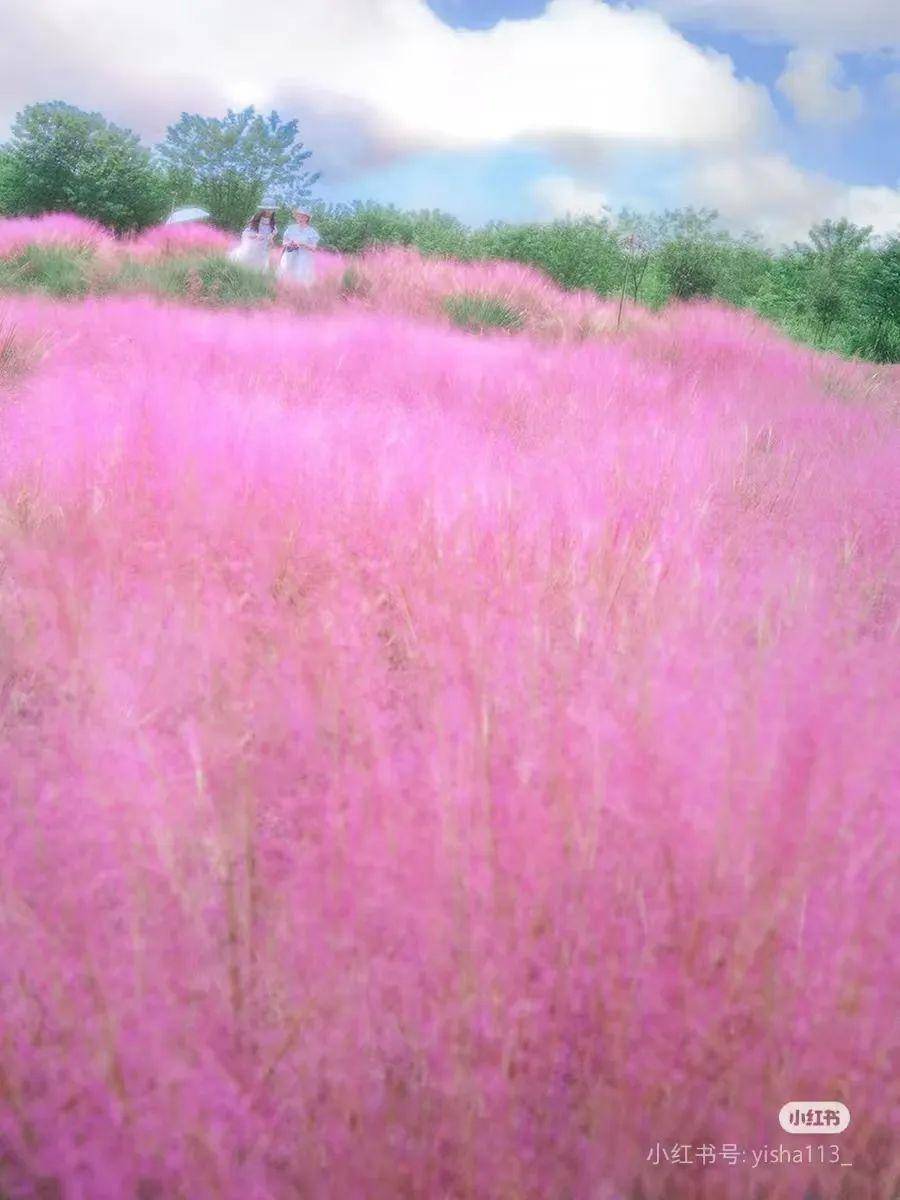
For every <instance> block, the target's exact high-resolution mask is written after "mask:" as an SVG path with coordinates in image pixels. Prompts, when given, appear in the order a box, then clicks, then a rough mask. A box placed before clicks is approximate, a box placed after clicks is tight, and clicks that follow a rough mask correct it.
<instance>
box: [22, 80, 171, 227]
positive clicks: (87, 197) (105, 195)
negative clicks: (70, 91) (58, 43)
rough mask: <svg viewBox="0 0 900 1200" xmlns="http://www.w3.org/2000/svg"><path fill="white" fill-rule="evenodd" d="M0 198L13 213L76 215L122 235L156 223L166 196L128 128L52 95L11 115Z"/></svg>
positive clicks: (162, 183)
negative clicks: (47, 100)
mask: <svg viewBox="0 0 900 1200" xmlns="http://www.w3.org/2000/svg"><path fill="white" fill-rule="evenodd" d="M0 203H2V204H3V207H4V208H5V209H6V211H7V212H10V213H17V214H25V215H30V214H34V213H41V212H73V213H78V214H79V215H80V216H84V217H90V218H92V219H93V220H95V221H100V222H102V224H104V225H107V226H109V227H110V228H111V229H115V230H117V231H118V232H120V233H122V232H128V231H130V230H133V229H140V228H142V227H144V226H146V225H151V224H153V222H154V221H158V220H159V219H160V218H161V217H162V216H163V215H164V213H165V210H166V206H167V203H168V196H167V191H166V184H165V179H164V177H163V175H162V173H161V172H160V171H159V170H158V168H157V167H155V166H154V164H153V161H152V157H151V154H150V152H149V150H147V149H146V148H145V147H143V146H141V144H140V142H139V140H138V138H137V137H136V135H135V134H133V133H132V132H131V130H129V129H122V128H120V127H119V126H118V125H113V124H111V123H110V122H109V121H107V120H106V119H105V118H104V117H103V116H101V115H100V113H89V112H84V111H83V110H82V109H80V108H75V107H74V106H73V105H71V104H64V103H63V102H62V101H59V100H54V101H51V102H49V103H45V104H31V105H29V106H28V107H27V108H25V109H24V110H23V111H22V112H21V113H19V114H18V116H17V117H16V119H15V122H14V124H13V128H12V136H11V138H10V141H9V143H8V145H7V146H6V147H5V148H4V152H3V156H2V164H0Z"/></svg>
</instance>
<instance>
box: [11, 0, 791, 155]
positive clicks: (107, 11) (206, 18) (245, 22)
mask: <svg viewBox="0 0 900 1200" xmlns="http://www.w3.org/2000/svg"><path fill="white" fill-rule="evenodd" d="M299 7H300V11H299V12H298V5H297V3H296V0H268V2H267V3H266V4H265V5H264V6H263V8H262V9H260V8H258V7H254V6H252V5H247V4H246V3H244V2H243V0H241V2H238V0H192V2H191V3H189V4H185V3H184V0H155V2H154V3H153V4H145V5H143V6H138V5H131V4H125V5H123V4H122V3H121V0H42V3H41V4H39V5H34V6H33V7H32V8H31V9H30V10H29V9H25V8H24V6H23V8H22V10H21V11H20V13H19V15H18V18H17V21H18V23H19V25H20V26H24V25H25V24H26V23H30V24H29V25H28V28H29V30H30V40H31V42H32V44H33V45H34V46H35V51H34V53H30V54H29V55H28V70H27V72H25V71H17V72H13V71H12V67H13V64H12V62H11V63H8V64H4V63H3V62H2V61H0V78H2V77H3V74H4V72H3V70H2V68H3V67H4V65H5V66H7V67H8V68H10V73H9V79H10V81H9V82H7V83H6V84H4V85H0V120H2V119H3V117H4V116H5V117H7V118H8V117H9V116H10V115H11V113H12V112H14V111H15V109H16V108H18V107H21V105H22V104H24V103H26V102H28V101H30V100H34V99H37V98H48V97H49V96H51V95H52V96H56V95H57V94H58V91H59V83H58V79H59V72H58V70H57V66H58V64H59V62H63V63H64V64H65V67H66V69H65V71H64V72H63V77H64V78H65V79H66V80H67V81H68V80H73V79H74V80H75V82H76V86H74V87H72V86H69V87H68V88H67V91H68V92H69V96H68V97H66V98H71V99H72V100H73V101H74V102H76V103H78V102H79V99H78V95H77V94H76V95H72V94H71V93H72V92H73V91H74V92H76V93H79V91H81V92H84V91H92V92H96V89H95V88H94V89H92V87H91V83H90V79H91V77H92V76H94V75H96V74H98V73H99V74H101V75H102V76H103V79H104V83H105V85H106V87H107V89H108V98H107V103H106V104H105V105H104V106H103V107H104V108H105V109H106V110H107V111H108V110H110V109H113V108H114V107H115V105H116V102H117V95H116V91H117V90H121V91H122V92H123V94H127V96H129V97H130V98H131V99H130V101H129V103H130V105H131V107H132V108H135V107H136V105H135V102H134V98H135V97H136V96H138V95H140V94H143V95H145V96H146V97H147V103H148V106H151V105H152V106H153V108H154V111H155V109H156V108H158V106H159V103H160V100H161V99H162V98H165V99H166V100H170V101H171V107H172V110H173V111H172V119H175V118H176V117H177V115H178V111H180V109H181V107H183V104H182V101H181V94H182V91H184V90H186V89H185V83H186V81H188V82H189V83H190V85H191V88H192V89H193V90H194V91H196V90H198V89H205V90H209V91H214V92H216V93H220V94H222V95H223V96H224V97H225V99H226V101H227V102H229V103H232V104H235V105H242V104H244V103H247V102H250V101H255V102H256V103H257V104H258V105H265V104H266V103H268V102H270V100H271V99H272V97H273V96H276V95H278V94H279V92H281V93H284V92H285V91H286V90H287V89H291V90H293V91H294V92H300V93H302V94H303V96H304V97H305V98H306V102H307V103H308V104H309V105H310V106H311V107H319V108H321V109H322V110H323V111H326V112H327V111H329V110H330V109H332V108H334V107H335V105H344V106H348V107H349V108H351V109H352V108H356V109H362V110H365V111H366V112H367V113H368V114H370V118H371V123H372V125H373V126H374V127H377V128H378V129H379V130H380V131H381V132H382V136H383V137H384V138H386V139H388V140H390V141H391V142H392V143H393V144H394V145H395V146H396V147H397V148H398V150H399V151H401V152H402V151H403V150H406V149H409V150H414V149H418V148H423V147H440V148H448V149H471V148H481V147H491V146H497V145H501V144H503V143H508V142H510V141H514V140H521V139H529V140H532V141H537V142H542V141H547V142H552V141H553V140H554V139H558V138H559V137H560V136H563V137H566V138H574V139H576V140H577V139H582V140H584V139H588V140H590V141H592V142H597V143H602V142H603V141H604V140H609V139H616V140H628V141H641V142H645V143H658V144H660V145H684V146H704V145H710V144H720V145H733V144H736V143H743V142H746V141H748V140H752V139H753V138H754V137H755V136H756V135H757V134H758V133H759V132H760V131H761V130H762V129H764V128H765V127H766V126H767V124H768V123H769V122H771V121H772V120H773V111H772V108H771V102H770V100H769V97H768V94H767V92H766V90H765V89H764V88H762V87H760V86H758V85H755V84H753V83H749V82H746V81H740V80H738V79H737V78H736V77H735V75H734V72H733V69H732V64H731V60H730V59H729V58H727V57H726V56H724V55H720V54H716V53H714V52H712V51H705V50H702V49H700V48H698V47H697V46H694V45H692V44H691V43H690V42H689V41H687V40H686V39H685V38H683V37H682V36H681V35H680V34H678V33H676V32H675V31H674V30H672V29H671V28H670V27H669V26H668V25H667V24H666V23H665V21H664V20H663V19H662V18H661V17H659V16H658V15H656V14H655V13H652V12H649V11H646V10H644V11H632V10H627V9H619V8H615V7H612V6H611V5H609V4H605V3H601V2H600V0H551V2H550V4H549V5H548V7H547V10H546V11H545V12H544V13H543V14H542V15H541V16H540V17H537V18H534V19H533V20H527V21H504V22H501V23H500V24H499V25H497V26H495V27H494V28H492V29H488V30H478V31H473V30H458V29H451V28H450V27H448V26H447V25H445V24H443V23H442V22H441V21H440V20H439V19H438V18H437V17H436V16H435V15H434V14H433V13H432V11H431V10H430V9H429V8H428V6H427V4H426V3H425V0H323V2H322V3H316V4H308V5H301V6H299ZM8 19H9V18H8V17H3V18H0V60H2V58H3V57H4V54H3V49H4V47H5V48H6V53H7V54H8V55H9V56H10V58H12V55H13V54H15V55H16V57H19V55H20V51H19V50H17V49H16V40H15V38H10V37H9V36H6V37H4V36H3V35H4V33H5V32H6V30H5V29H4V28H3V26H4V24H5V23H6V22H7V21H8ZM79 64H80V75H81V83H80V84H79V83H78V78H79V69H78V68H79ZM3 110H5V111H3ZM154 132H157V131H156V130H155V129H154Z"/></svg>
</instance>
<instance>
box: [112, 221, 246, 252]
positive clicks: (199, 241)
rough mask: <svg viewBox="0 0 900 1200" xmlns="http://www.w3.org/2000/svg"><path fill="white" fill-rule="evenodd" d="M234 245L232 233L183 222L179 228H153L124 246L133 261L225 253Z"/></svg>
mask: <svg viewBox="0 0 900 1200" xmlns="http://www.w3.org/2000/svg"><path fill="white" fill-rule="evenodd" d="M236 243H237V238H236V237H235V236H234V234H231V233H226V232H225V230H224V229H218V228H216V226H215V225H208V224H207V223H206V222H204V221H185V222H183V223H181V224H178V225H155V226H153V228H151V229H147V230H145V231H144V232H143V233H141V234H140V235H139V236H137V237H135V238H132V239H131V240H130V241H128V242H126V243H125V249H126V250H127V252H128V253H129V254H130V255H132V256H133V257H136V258H151V257H158V256H161V255H167V256H171V255H179V254H198V253H200V254H214V253H225V252H226V251H227V250H229V249H230V248H231V247H232V246H234V245H235V244H236Z"/></svg>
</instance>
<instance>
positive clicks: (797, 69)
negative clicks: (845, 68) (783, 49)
mask: <svg viewBox="0 0 900 1200" xmlns="http://www.w3.org/2000/svg"><path fill="white" fill-rule="evenodd" d="M841 74H842V69H841V64H840V62H839V60H838V58H837V56H836V55H835V54H831V53H830V52H829V51H827V50H816V49H811V48H800V49H798V50H792V51H791V52H790V54H789V55H788V57H787V63H786V65H785V68H784V71H783V72H782V74H781V75H780V76H779V78H778V84H777V86H778V89H779V91H781V92H782V93H783V94H784V95H785V96H787V98H788V99H789V100H790V102H791V104H793V106H794V111H795V112H796V114H797V116H798V117H799V118H800V120H801V121H808V122H811V123H815V122H821V123H822V124H828V125H841V124H846V123H848V122H850V121H855V120H856V119H857V118H858V117H860V116H861V115H862V110H863V98H862V92H861V91H860V90H859V88H858V87H855V86H851V87H844V86H842V85H841Z"/></svg>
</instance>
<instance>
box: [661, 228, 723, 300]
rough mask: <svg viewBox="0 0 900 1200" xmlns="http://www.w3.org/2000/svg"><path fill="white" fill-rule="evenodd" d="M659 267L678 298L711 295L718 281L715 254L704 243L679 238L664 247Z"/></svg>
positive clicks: (684, 298) (674, 295)
mask: <svg viewBox="0 0 900 1200" xmlns="http://www.w3.org/2000/svg"><path fill="white" fill-rule="evenodd" d="M660 266H661V269H662V274H663V278H664V279H665V281H666V284H667V285H668V288H669V292H670V294H671V296H672V298H673V299H675V300H693V299H696V298H702V297H708V296H712V294H713V292H714V291H715V288H716V282H717V280H718V271H717V264H716V254H715V251H714V249H713V247H712V246H711V245H709V244H708V243H705V242H697V241H690V240H688V239H679V240H678V241H674V242H669V243H667V245H665V246H663V248H662V252H661V254H660Z"/></svg>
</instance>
